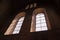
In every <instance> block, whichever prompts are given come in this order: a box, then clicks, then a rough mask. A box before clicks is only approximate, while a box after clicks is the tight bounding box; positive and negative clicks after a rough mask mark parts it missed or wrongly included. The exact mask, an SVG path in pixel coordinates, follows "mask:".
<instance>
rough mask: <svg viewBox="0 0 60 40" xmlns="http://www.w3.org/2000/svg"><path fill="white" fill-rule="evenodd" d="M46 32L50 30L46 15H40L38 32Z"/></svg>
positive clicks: (38, 17)
mask: <svg viewBox="0 0 60 40" xmlns="http://www.w3.org/2000/svg"><path fill="white" fill-rule="evenodd" d="M44 30H48V29H47V24H46V20H45V15H44V13H39V14H37V15H36V31H44Z"/></svg>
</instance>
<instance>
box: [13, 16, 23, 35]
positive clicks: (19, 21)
mask: <svg viewBox="0 0 60 40" xmlns="http://www.w3.org/2000/svg"><path fill="white" fill-rule="evenodd" d="M23 20H24V17H21V18H20V19H19V20H18V23H17V25H16V28H15V29H14V31H13V34H18V33H19V31H20V29H21V26H22V23H23Z"/></svg>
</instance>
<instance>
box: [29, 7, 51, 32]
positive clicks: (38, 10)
mask: <svg viewBox="0 0 60 40" xmlns="http://www.w3.org/2000/svg"><path fill="white" fill-rule="evenodd" d="M39 13H44V15H45V19H46V23H47V28H48V30H51V25H50V21H49V18H48V15H47V12H46V9H45V8H36V9H34V11H33V15H32V16H35V19H36V15H37V14H39ZM32 19H33V18H32ZM32 22H33V20H32ZM35 25H36V20H35V22H34V24H33V26H32V24H31V29H30V32H36V31H35V30H36V26H35ZM32 27H33V28H34V31H32Z"/></svg>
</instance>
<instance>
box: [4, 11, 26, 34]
mask: <svg viewBox="0 0 60 40" xmlns="http://www.w3.org/2000/svg"><path fill="white" fill-rule="evenodd" d="M24 18H25V12H21V13H19V14H17V15H16V16H15V18H14V20H13V21H12V23H11V24H10V26H9V28H8V29H7V31H6V32H5V33H4V35H10V34H19V32H20V29H21V26H22V24H23V21H24Z"/></svg>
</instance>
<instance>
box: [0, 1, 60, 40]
mask: <svg viewBox="0 0 60 40" xmlns="http://www.w3.org/2000/svg"><path fill="white" fill-rule="evenodd" d="M11 1H12V0H11ZM17 2H18V1H17ZM17 2H16V0H15V1H12V3H11V2H8V3H9V5H7V8H8V10H7V9H5V11H4V13H3V14H1V16H0V18H1V19H0V31H1V32H0V35H1V36H0V39H1V40H17V39H18V40H20V38H21V36H22V37H23V38H24V37H26V38H24V39H26V40H28V39H29V40H40V39H41V40H58V39H60V38H59V37H60V35H59V34H60V29H59V28H60V27H59V26H60V25H59V24H60V22H59V20H60V18H59V16H58V15H59V14H58V13H57V12H56V8H55V9H53V8H54V7H53V8H50V6H48V7H46V6H47V5H48V4H47V3H45V2H44V3H45V5H44V4H43V5H44V6H43V5H42V4H40V7H45V8H46V10H47V14H48V17H49V20H50V23H51V28H52V30H48V31H43V32H37V33H35V32H34V33H29V32H27V34H26V33H25V34H26V35H27V36H26V35H24V33H23V32H22V33H23V34H22V35H20V34H17V35H9V36H4V35H3V34H4V32H5V31H6V29H7V28H8V26H9V25H10V23H11V21H12V20H13V18H14V17H15V16H16V14H18V12H19V11H20V12H21V8H20V6H19V5H20V4H19V2H18V3H17ZM17 4H18V5H17ZM51 4H52V3H51ZM51 4H50V5H51ZM5 6H6V5H5ZM8 6H9V7H8ZM22 6H23V5H22ZM22 6H21V7H22ZM52 6H54V5H51V7H52ZM5 8H6V7H5ZM22 9H23V8H22ZM22 11H25V10H22ZM26 11H27V10H26ZM29 12H30V11H28V12H27V15H31V14H28V13H29ZM5 13H6V14H5ZM31 13H32V12H31ZM30 17H31V16H30ZM27 18H28V16H26V19H27ZM27 20H28V19H27ZM29 21H31V20H29ZM29 24H30V23H29ZM24 25H25V26H26V25H27V23H26V21H25V23H24ZM28 26H29V25H28ZM29 27H30V26H29ZM53 29H54V30H53ZM24 30H25V29H24ZM27 31H29V30H28V29H27Z"/></svg>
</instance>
